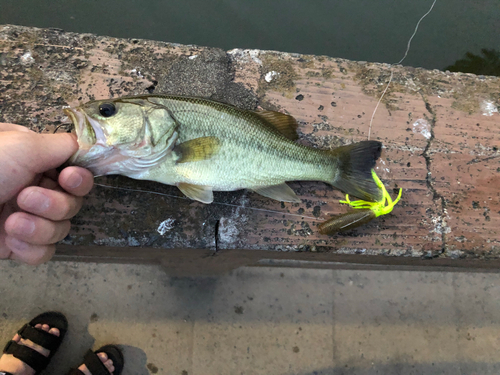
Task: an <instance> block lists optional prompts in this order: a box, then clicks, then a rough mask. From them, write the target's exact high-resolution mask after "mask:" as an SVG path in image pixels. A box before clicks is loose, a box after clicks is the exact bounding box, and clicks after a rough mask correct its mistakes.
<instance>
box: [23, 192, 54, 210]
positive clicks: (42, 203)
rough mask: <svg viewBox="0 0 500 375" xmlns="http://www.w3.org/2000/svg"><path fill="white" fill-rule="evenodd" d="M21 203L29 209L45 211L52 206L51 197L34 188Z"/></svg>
mask: <svg viewBox="0 0 500 375" xmlns="http://www.w3.org/2000/svg"><path fill="white" fill-rule="evenodd" d="M19 203H21V205H22V206H23V207H24V208H26V209H28V210H34V211H37V212H44V211H46V210H47V209H48V208H49V206H50V199H49V197H47V196H46V195H45V194H43V193H41V192H39V191H36V190H34V191H31V192H29V193H28V195H26V197H24V199H23V200H22V201H21V202H19Z"/></svg>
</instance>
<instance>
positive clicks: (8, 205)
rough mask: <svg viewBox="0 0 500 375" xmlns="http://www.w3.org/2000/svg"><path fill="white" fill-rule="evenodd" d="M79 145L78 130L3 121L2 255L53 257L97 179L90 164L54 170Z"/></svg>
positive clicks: (33, 260)
mask: <svg viewBox="0 0 500 375" xmlns="http://www.w3.org/2000/svg"><path fill="white" fill-rule="evenodd" d="M77 149H78V144H77V142H76V138H75V136H74V135H73V134H68V133H63V134H37V133H35V132H32V131H30V130H28V129H26V128H24V127H22V126H19V125H14V124H5V123H0V259H6V258H10V259H16V260H19V261H22V262H24V263H28V264H32V265H37V264H40V263H43V262H46V261H47V260H49V259H50V258H51V257H52V255H53V254H54V251H55V245H54V244H55V243H56V242H58V241H60V240H62V239H63V238H64V237H66V235H67V234H68V232H69V229H70V221H69V219H70V218H72V217H73V216H75V215H76V213H77V212H78V211H79V209H80V208H81V205H82V197H83V196H84V195H86V194H88V193H89V191H90V190H91V189H92V185H93V183H94V177H93V175H92V173H91V172H90V171H88V170H86V169H84V168H80V167H67V168H64V169H63V170H62V171H61V173H60V174H58V173H57V171H56V170H55V169H54V168H56V167H58V166H60V165H61V164H63V163H64V162H65V161H66V160H68V159H69V158H70V157H71V155H73V154H74V153H75V152H76V151H77Z"/></svg>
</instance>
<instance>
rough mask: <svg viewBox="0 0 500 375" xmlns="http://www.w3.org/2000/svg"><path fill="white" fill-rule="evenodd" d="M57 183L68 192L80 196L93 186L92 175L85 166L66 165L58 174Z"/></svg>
mask: <svg viewBox="0 0 500 375" xmlns="http://www.w3.org/2000/svg"><path fill="white" fill-rule="evenodd" d="M58 181H59V185H61V187H62V188H63V189H64V190H66V191H67V192H68V193H71V194H73V195H76V196H79V197H82V196H84V195H87V194H88V193H89V192H90V190H92V187H93V186H94V175H93V174H92V172H90V171H89V170H87V169H85V168H80V167H67V168H64V169H63V170H62V171H61V173H60V174H59V180H58Z"/></svg>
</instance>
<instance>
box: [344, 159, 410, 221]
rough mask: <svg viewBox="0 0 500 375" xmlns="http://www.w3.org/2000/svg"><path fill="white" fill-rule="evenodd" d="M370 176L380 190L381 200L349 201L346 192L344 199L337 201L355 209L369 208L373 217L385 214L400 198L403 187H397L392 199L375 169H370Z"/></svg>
mask: <svg viewBox="0 0 500 375" xmlns="http://www.w3.org/2000/svg"><path fill="white" fill-rule="evenodd" d="M372 177H373V180H374V181H375V183H376V184H377V186H378V187H379V188H380V190H382V200H380V201H377V202H368V201H364V200H357V201H351V200H349V194H346V196H345V201H339V202H340V203H345V204H348V205H349V206H351V207H352V208H355V209H370V210H372V211H373V213H374V214H375V217H379V216H381V215H387V214H388V213H390V212H391V211H392V209H393V208H394V206H395V205H396V204H397V203H398V202H399V200H400V199H401V194H402V193H403V189H401V188H400V189H399V194H398V196H397V198H396V199H395V200H394V201H393V200H392V198H391V196H390V195H389V193H388V192H387V189H386V188H385V186H384V184H383V183H382V181H380V178H378V176H377V174H376V173H375V171H374V170H373V169H372Z"/></svg>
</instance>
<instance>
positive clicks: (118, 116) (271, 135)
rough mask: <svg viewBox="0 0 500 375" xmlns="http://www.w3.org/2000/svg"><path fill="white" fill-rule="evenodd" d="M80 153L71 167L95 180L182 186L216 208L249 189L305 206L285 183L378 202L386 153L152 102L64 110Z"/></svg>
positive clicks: (177, 103) (373, 145) (259, 121)
mask: <svg viewBox="0 0 500 375" xmlns="http://www.w3.org/2000/svg"><path fill="white" fill-rule="evenodd" d="M65 113H66V114H67V115H68V116H69V117H70V118H71V120H72V121H73V123H74V125H75V128H76V133H77V136H78V143H79V146H80V147H79V150H78V152H77V153H76V154H75V155H73V157H72V158H71V159H70V164H72V165H78V166H82V167H85V168H88V169H89V170H91V171H92V172H93V173H94V175H96V176H98V175H108V174H120V175H124V176H128V177H131V178H134V179H140V180H151V181H157V182H161V183H164V184H168V185H175V186H177V187H178V188H179V189H180V190H181V191H182V192H183V193H184V194H185V195H186V196H188V197H189V198H191V199H194V200H197V201H200V202H203V203H211V202H212V201H213V193H212V192H213V191H234V190H239V189H251V190H253V191H255V192H257V193H259V194H261V195H263V196H266V197H269V198H272V199H277V200H279V201H284V202H300V199H299V198H298V197H297V195H296V194H295V193H294V192H293V190H292V189H291V188H290V187H289V186H288V185H286V181H295V180H302V181H305V180H309V181H323V182H326V183H329V184H331V185H333V186H334V187H336V188H338V189H340V190H342V191H344V192H345V193H347V194H349V195H353V196H356V197H358V198H361V199H364V200H368V201H377V200H379V199H381V191H380V189H379V188H378V187H377V185H376V184H375V182H374V181H373V179H372V174H371V170H372V168H373V167H374V166H375V162H376V160H377V159H378V157H379V156H380V152H381V148H382V145H381V143H380V142H377V141H363V142H359V143H354V144H351V145H348V146H342V147H339V148H337V149H334V150H319V149H315V148H311V147H306V146H303V145H300V144H297V143H295V142H294V140H296V139H297V138H298V137H297V133H296V128H297V122H296V121H295V119H294V118H293V117H291V116H288V115H285V114H282V113H279V112H273V111H265V110H262V111H250V110H243V109H239V108H236V107H234V106H231V105H228V104H224V103H220V102H215V101H212V100H207V99H201V98H192V97H182V96H171V95H146V96H135V97H122V98H118V99H106V100H96V101H91V102H88V103H86V104H83V105H81V106H79V107H77V108H74V109H65Z"/></svg>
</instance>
